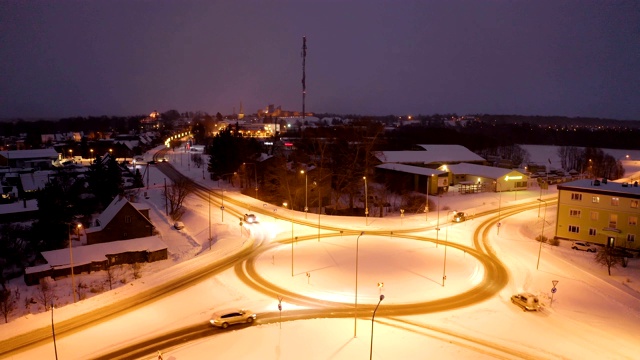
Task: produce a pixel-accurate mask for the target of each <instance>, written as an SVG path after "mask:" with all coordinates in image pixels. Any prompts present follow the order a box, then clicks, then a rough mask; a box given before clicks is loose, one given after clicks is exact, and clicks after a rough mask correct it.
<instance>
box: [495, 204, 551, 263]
mask: <svg viewBox="0 0 640 360" xmlns="http://www.w3.org/2000/svg"><path fill="white" fill-rule="evenodd" d="M538 201H542V202H543V203H544V216H543V218H542V233H540V247H539V248H538V263H537V264H536V270H538V267H539V266H540V253H542V240H543V239H544V223H545V222H546V221H547V202H546V201H545V200H542V199H538ZM498 229H499V228H498Z"/></svg>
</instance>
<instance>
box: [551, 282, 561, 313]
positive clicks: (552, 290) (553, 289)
mask: <svg viewBox="0 0 640 360" xmlns="http://www.w3.org/2000/svg"><path fill="white" fill-rule="evenodd" d="M558 283H559V281H558V280H551V284H553V287H552V288H551V302H550V303H549V306H550V307H552V306H553V294H555V293H556V291H558V289H556V285H558Z"/></svg>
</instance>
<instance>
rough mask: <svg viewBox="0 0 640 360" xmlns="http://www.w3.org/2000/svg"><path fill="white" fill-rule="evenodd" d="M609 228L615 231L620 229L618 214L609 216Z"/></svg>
mask: <svg viewBox="0 0 640 360" xmlns="http://www.w3.org/2000/svg"><path fill="white" fill-rule="evenodd" d="M609 227H610V228H613V229H615V228H616V227H618V214H611V215H609Z"/></svg>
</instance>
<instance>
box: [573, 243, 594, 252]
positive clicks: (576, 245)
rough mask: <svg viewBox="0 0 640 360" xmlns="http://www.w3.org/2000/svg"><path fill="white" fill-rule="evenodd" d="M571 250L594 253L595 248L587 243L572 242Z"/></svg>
mask: <svg viewBox="0 0 640 360" xmlns="http://www.w3.org/2000/svg"><path fill="white" fill-rule="evenodd" d="M571 248H572V249H573V250H582V251H587V252H596V247H595V246H593V245H592V244H590V243H588V242H583V241H574V242H573V244H571Z"/></svg>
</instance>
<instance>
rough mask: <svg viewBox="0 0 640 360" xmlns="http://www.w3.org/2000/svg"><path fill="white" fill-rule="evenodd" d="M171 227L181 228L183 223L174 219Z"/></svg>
mask: <svg viewBox="0 0 640 360" xmlns="http://www.w3.org/2000/svg"><path fill="white" fill-rule="evenodd" d="M173 227H174V228H176V230H182V229H184V223H183V222H182V221H176V222H175V223H174V224H173Z"/></svg>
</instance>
